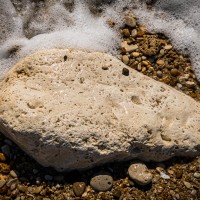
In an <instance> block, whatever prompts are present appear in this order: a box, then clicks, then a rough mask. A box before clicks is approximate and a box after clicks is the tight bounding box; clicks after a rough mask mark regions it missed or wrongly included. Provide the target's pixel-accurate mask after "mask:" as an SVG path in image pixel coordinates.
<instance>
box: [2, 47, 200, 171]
mask: <svg viewBox="0 0 200 200" xmlns="http://www.w3.org/2000/svg"><path fill="white" fill-rule="evenodd" d="M124 68H126V71H127V72H128V73H126V74H124ZM0 131H1V132H3V133H4V134H5V135H6V136H7V137H9V138H11V139H12V140H13V141H14V142H16V143H17V144H18V145H19V146H20V147H21V148H22V149H23V150H24V151H25V152H27V153H28V154H29V155H31V156H32V157H33V158H35V159H36V160H37V161H38V162H39V163H40V164H42V165H44V166H51V167H54V168H56V169H57V170H72V169H84V168H90V167H92V166H94V165H99V164H103V163H105V162H109V161H116V160H128V159H132V158H140V159H143V160H154V161H163V160H166V159H169V158H170V157H173V156H196V155H199V154H200V104H199V103H198V102H196V101H195V100H193V99H192V98H190V97H188V96H186V95H184V94H182V93H180V92H178V91H176V90H175V89H173V88H171V87H169V86H167V85H165V84H163V83H160V82H157V81H155V80H153V79H151V78H149V77H146V76H144V75H142V74H140V73H139V72H136V71H135V70H133V69H131V68H129V67H127V66H126V65H124V64H123V63H122V62H121V61H119V60H118V59H117V58H115V57H112V56H111V55H108V54H104V53H99V52H93V53H88V52H86V51H82V50H63V49H54V50H47V51H41V52H37V53H35V54H33V55H30V56H28V57H26V58H24V59H23V60H21V61H20V62H19V63H17V64H16V65H15V66H14V67H13V68H12V69H11V70H10V71H9V72H8V73H7V74H6V76H5V77H4V79H3V80H2V81H1V83H0Z"/></svg>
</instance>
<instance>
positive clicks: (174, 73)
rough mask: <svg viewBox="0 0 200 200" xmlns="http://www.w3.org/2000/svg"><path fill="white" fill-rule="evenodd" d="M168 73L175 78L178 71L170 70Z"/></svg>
mask: <svg viewBox="0 0 200 200" xmlns="http://www.w3.org/2000/svg"><path fill="white" fill-rule="evenodd" d="M170 73H171V75H172V76H177V75H178V70H177V69H171V71H170Z"/></svg>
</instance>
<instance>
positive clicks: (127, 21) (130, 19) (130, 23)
mask: <svg viewBox="0 0 200 200" xmlns="http://www.w3.org/2000/svg"><path fill="white" fill-rule="evenodd" d="M124 21H125V24H126V25H127V26H130V27H132V28H134V27H135V26H136V19H135V18H134V17H133V16H126V17H125V18H124Z"/></svg>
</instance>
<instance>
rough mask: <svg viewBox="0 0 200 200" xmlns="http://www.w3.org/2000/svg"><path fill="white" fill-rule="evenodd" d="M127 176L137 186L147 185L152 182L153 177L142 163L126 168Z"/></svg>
mask: <svg viewBox="0 0 200 200" xmlns="http://www.w3.org/2000/svg"><path fill="white" fill-rule="evenodd" d="M128 174H129V176H130V178H131V179H132V180H134V181H135V182H136V183H137V184H139V185H147V184H149V183H151V182H152V178H153V175H152V174H151V172H150V171H149V170H148V168H147V166H146V165H145V164H143V163H133V164H131V165H130V166H129V168H128Z"/></svg>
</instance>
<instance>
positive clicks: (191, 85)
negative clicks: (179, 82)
mask: <svg viewBox="0 0 200 200" xmlns="http://www.w3.org/2000/svg"><path fill="white" fill-rule="evenodd" d="M185 85H186V86H187V87H189V88H192V87H194V86H195V83H194V82H193V81H187V82H186V83H185Z"/></svg>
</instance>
